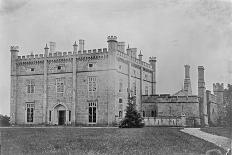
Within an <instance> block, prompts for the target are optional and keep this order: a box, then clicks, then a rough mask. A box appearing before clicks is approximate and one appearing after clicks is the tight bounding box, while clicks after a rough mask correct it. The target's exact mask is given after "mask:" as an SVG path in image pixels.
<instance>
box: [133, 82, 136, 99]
mask: <svg viewBox="0 0 232 155" xmlns="http://www.w3.org/2000/svg"><path fill="white" fill-rule="evenodd" d="M133 89H134V96H136V82H134V83H133Z"/></svg>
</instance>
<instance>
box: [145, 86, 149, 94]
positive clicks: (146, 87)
mask: <svg viewBox="0 0 232 155" xmlns="http://www.w3.org/2000/svg"><path fill="white" fill-rule="evenodd" d="M145 95H148V86H145Z"/></svg>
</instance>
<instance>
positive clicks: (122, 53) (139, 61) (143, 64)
mask: <svg viewBox="0 0 232 155" xmlns="http://www.w3.org/2000/svg"><path fill="white" fill-rule="evenodd" d="M117 56H119V57H121V58H124V59H127V60H129V61H131V62H133V63H135V64H137V65H142V66H144V67H146V68H149V69H152V66H151V65H150V64H149V63H146V62H144V61H142V60H139V59H137V58H134V57H131V56H130V55H128V54H127V53H124V52H121V51H117Z"/></svg>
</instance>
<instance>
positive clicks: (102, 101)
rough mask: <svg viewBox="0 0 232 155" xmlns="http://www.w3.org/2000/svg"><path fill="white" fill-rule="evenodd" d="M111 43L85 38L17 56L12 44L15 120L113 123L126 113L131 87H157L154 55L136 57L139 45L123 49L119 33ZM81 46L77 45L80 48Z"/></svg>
mask: <svg viewBox="0 0 232 155" xmlns="http://www.w3.org/2000/svg"><path fill="white" fill-rule="evenodd" d="M107 43H108V48H103V49H93V50H85V49H84V40H79V45H77V43H76V42H75V43H74V45H73V51H71V52H58V51H56V44H55V43H54V42H50V48H48V46H47V45H46V47H45V48H44V53H43V54H39V55H38V54H35V55H33V54H31V55H27V56H18V53H19V48H18V47H17V46H12V47H11V49H10V50H11V101H10V117H11V123H12V124H51V125H55V124H56V125H63V124H73V125H77V124H80V125H92V124H98V125H110V124H114V123H117V122H118V121H120V120H121V119H122V118H123V117H124V116H125V109H126V106H127V97H128V93H130V94H132V95H135V96H136V104H137V108H138V110H140V111H141V96H142V95H145V94H146V95H151V94H155V93H156V58H155V57H150V60H149V63H146V62H144V61H143V60H142V54H141V52H140V54H139V55H138V57H137V49H136V48H129V47H128V48H127V49H125V42H118V41H117V37H116V36H109V37H108V38H107ZM78 46H79V49H78Z"/></svg>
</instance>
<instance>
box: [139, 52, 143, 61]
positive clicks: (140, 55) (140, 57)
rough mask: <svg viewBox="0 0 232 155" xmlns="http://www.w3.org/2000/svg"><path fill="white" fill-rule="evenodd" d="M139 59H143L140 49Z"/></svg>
mask: <svg viewBox="0 0 232 155" xmlns="http://www.w3.org/2000/svg"><path fill="white" fill-rule="evenodd" d="M138 56H139V60H141V61H142V59H143V55H142V53H141V51H140V53H139V55H138Z"/></svg>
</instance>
